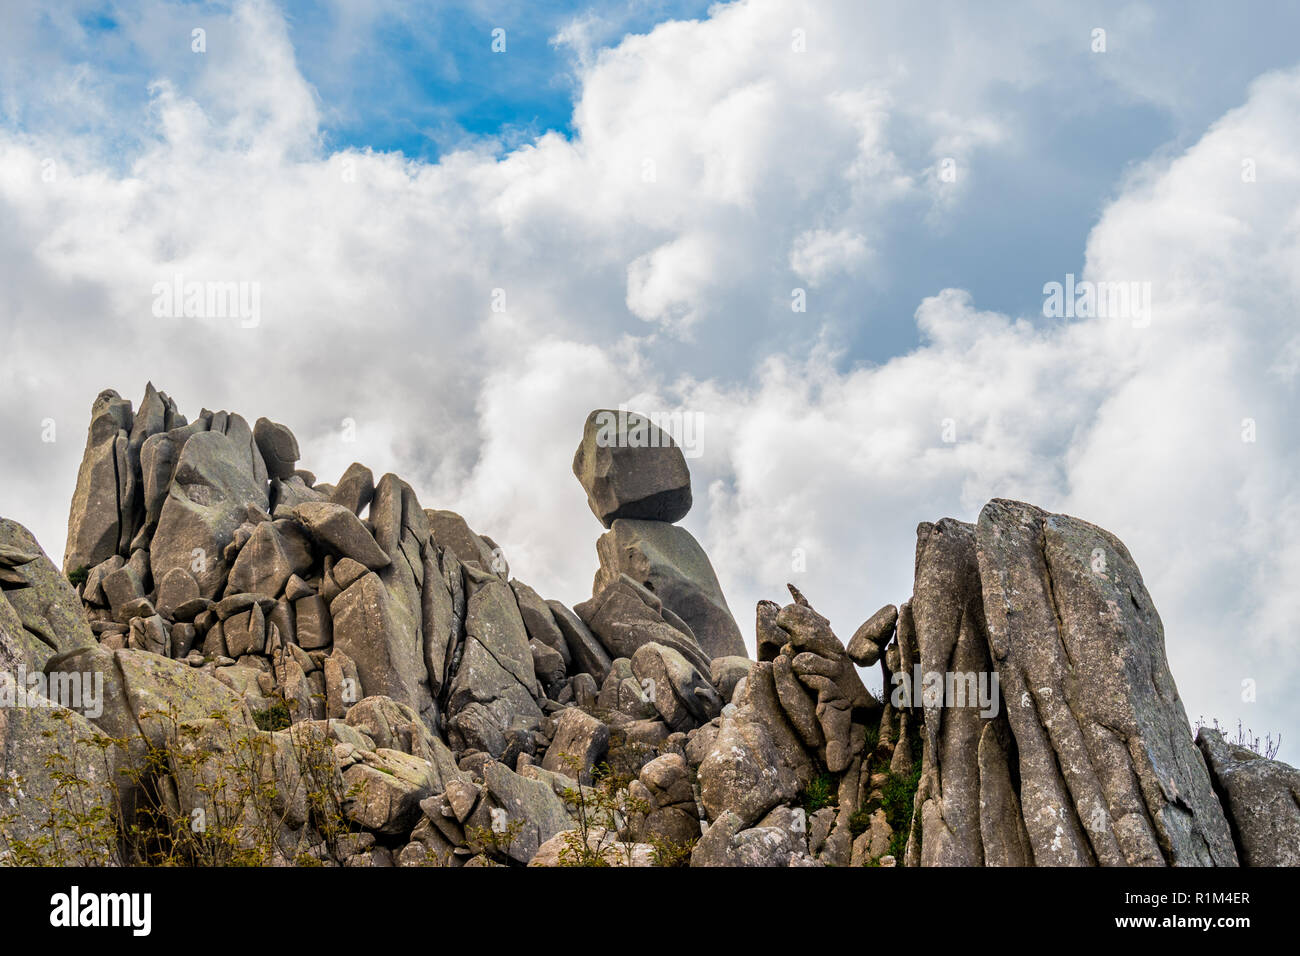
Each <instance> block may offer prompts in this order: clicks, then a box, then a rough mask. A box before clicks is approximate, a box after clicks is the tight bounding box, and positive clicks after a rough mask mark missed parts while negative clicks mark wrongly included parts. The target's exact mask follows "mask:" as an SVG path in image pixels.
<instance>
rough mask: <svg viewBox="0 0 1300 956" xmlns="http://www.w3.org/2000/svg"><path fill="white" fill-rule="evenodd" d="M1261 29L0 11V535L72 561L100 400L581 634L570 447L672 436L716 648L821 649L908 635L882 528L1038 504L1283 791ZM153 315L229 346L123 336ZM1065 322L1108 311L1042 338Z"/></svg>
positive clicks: (1288, 439)
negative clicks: (672, 418) (794, 638)
mask: <svg viewBox="0 0 1300 956" xmlns="http://www.w3.org/2000/svg"><path fill="white" fill-rule="evenodd" d="M1298 28H1300V8H1297V7H1296V6H1295V5H1293V4H1286V3H1280V2H1279V3H1267V2H1261V3H1256V4H1252V5H1250V6H1249V7H1248V8H1244V9H1242V8H1233V7H1230V6H1228V5H1223V4H1219V3H1211V2H1195V0H1194V2H1189V3H1180V4H1172V3H1170V4H1155V3H1126V2H1105V0H1103V2H1100V3H1096V4H1092V5H1090V7H1089V9H1088V10H1087V11H1086V12H1084V11H1072V10H1068V9H1062V5H1059V4H1050V3H1032V2H1020V3H1016V2H1012V3H1006V4H998V5H996V8H994V7H992V6H988V5H976V4H969V3H960V2H953V3H944V2H934V3H928V4H915V3H908V2H897V3H890V2H871V3H863V2H861V0H846V2H832V0H825V2H818V3H799V2H784V0H783V2H776V0H737V2H733V3H725V4H714V5H706V4H700V3H688V2H669V0H664V2H649V0H647V2H595V3H577V4H575V3H560V2H540V3H534V4H528V5H520V4H509V3H504V2H493V0H479V2H439V3H390V2H383V0H380V2H364V3H363V2H352V0H334V2H324V0H322V2H311V3H307V2H302V3H291V2H285V3H275V2H272V0H240V2H233V3H216V2H213V3H199V4H183V3H169V2H158V0H139V2H133V3H129V4H128V3H121V4H118V3H111V2H109V3H103V2H100V3H81V2H77V0H73V2H70V3H67V4H61V5H59V6H58V8H57V9H56V10H51V9H48V7H47V5H43V4H39V3H36V2H26V0H11V2H8V3H6V4H4V6H3V9H0V355H2V356H3V359H2V361H0V441H2V442H3V445H4V448H5V454H4V455H3V456H0V513H3V514H4V515H5V516H6V517H10V518H13V519H15V520H18V521H21V522H23V523H24V524H26V525H27V526H28V527H30V528H31V529H32V530H33V532H34V533H35V534H36V535H37V537H38V539H39V540H40V541H41V542H42V544H43V545H44V546H45V548H46V550H47V551H48V552H49V553H51V554H52V555H55V556H56V558H57V556H59V555H61V554H62V551H63V541H64V536H65V533H66V522H67V510H68V503H69V501H70V499H71V495H72V490H73V487H74V485H75V481H76V471H77V465H78V463H79V461H80V457H81V453H82V449H83V445H84V438H85V428H86V424H87V421H88V413H89V409H90V405H91V403H92V402H93V400H94V397H95V395H96V394H97V393H98V392H99V391H100V390H101V389H104V388H109V387H111V388H115V389H117V390H118V391H119V392H121V393H122V394H123V395H125V396H127V397H130V398H132V399H133V400H135V401H138V400H139V397H140V396H141V395H142V394H143V392H144V388H145V384H146V382H147V381H152V382H153V383H154V384H155V385H156V386H157V387H159V388H160V389H162V390H164V391H166V392H168V393H169V394H170V395H171V396H172V397H174V398H175V399H176V400H177V402H178V404H179V405H180V406H181V408H182V410H183V411H185V412H186V413H187V414H189V415H190V417H195V416H196V415H197V413H198V411H199V410H200V409H201V408H204V407H207V408H212V409H217V408H227V409H230V410H232V411H237V412H239V413H241V414H243V415H244V416H245V417H247V418H249V419H250V420H252V419H255V418H257V417H259V416H263V415H265V416H267V417H270V418H272V419H274V420H277V421H281V422H284V423H286V424H288V425H289V426H290V427H291V428H292V429H293V430H294V432H295V433H296V435H297V437H298V439H299V442H300V445H301V447H302V451H303V462H302V464H303V466H304V467H306V468H309V469H311V470H312V471H314V472H315V473H316V474H317V475H318V476H319V477H320V479H321V480H322V481H334V480H337V478H338V476H339V475H340V474H341V473H342V472H343V470H344V469H345V468H346V466H347V465H348V464H349V463H350V462H352V461H354V460H358V461H362V462H364V463H366V464H367V465H369V466H370V467H371V468H373V469H374V470H375V472H376V474H382V473H383V472H386V471H393V472H396V473H397V474H399V475H401V476H402V477H404V478H406V479H407V480H408V481H409V482H411V484H412V485H413V486H414V487H415V488H416V490H417V492H418V493H419V495H420V499H421V502H422V504H424V506H425V507H431V508H450V509H453V510H456V511H459V512H461V513H462V514H464V515H465V516H466V517H467V519H468V520H469V521H470V522H471V524H472V525H473V526H474V527H475V528H476V529H478V530H480V531H481V532H483V533H486V534H489V535H490V536H491V537H492V538H493V539H494V540H496V541H497V542H498V543H499V544H500V545H501V546H502V547H503V548H504V550H505V552H506V556H507V558H508V559H509V561H510V564H511V568H512V571H513V573H514V574H515V575H516V576H517V577H519V578H521V579H522V580H524V581H527V582H528V583H530V584H531V585H533V586H534V587H535V588H537V589H538V590H539V591H540V592H541V593H542V594H543V595H544V596H546V597H554V598H559V599H560V600H563V601H565V602H566V603H568V604H570V605H571V604H574V603H577V602H579V601H581V600H584V599H585V598H586V597H587V596H589V594H590V587H591V579H592V576H593V574H594V571H595V569H596V566H597V560H596V555H595V539H596V538H597V536H598V535H599V534H600V532H601V527H600V525H599V524H598V522H597V521H596V519H595V518H594V517H593V516H592V515H591V513H590V512H589V510H588V509H587V507H586V503H585V497H584V495H583V493H582V490H581V488H580V487H579V485H578V483H577V482H576V481H575V480H574V478H573V476H572V473H571V471H570V464H571V460H572V455H573V451H574V449H575V447H576V445H577V443H578V439H579V437H580V434H581V428H582V422H583V420H584V418H585V416H586V414H587V412H588V411H590V410H591V409H593V408H600V407H618V406H619V405H628V406H630V407H631V408H633V409H636V410H641V411H644V412H649V413H663V414H672V413H676V414H678V415H682V416H689V420H690V421H691V422H692V425H693V427H694V428H695V431H696V433H697V434H698V436H699V443H698V448H697V449H696V450H697V451H698V452H699V454H698V456H697V457H693V458H692V459H691V462H690V464H691V468H692V475H693V485H694V491H695V506H694V508H693V509H692V511H691V513H690V515H688V516H687V518H686V519H685V520H684V522H683V524H684V525H685V526H686V527H688V528H689V529H690V530H691V531H692V532H693V533H694V534H696V536H697V537H699V538H700V540H701V542H702V543H703V544H704V546H705V548H706V550H707V551H708V553H709V555H710V557H711V558H712V560H713V563H714V565H715V567H716V569H717V571H718V574H719V578H720V580H721V582H722V585H723V588H724V590H725V592H726V594H727V597H728V600H729V602H730V604H731V607H732V610H733V611H734V612H735V614H736V616H737V618H738V620H739V622H740V624H741V627H742V630H744V631H745V633H746V635H747V639H748V640H749V641H750V643H751V646H752V640H753V608H754V604H755V602H756V601H757V600H759V599H760V598H765V597H766V598H773V599H777V600H781V599H782V594H783V592H784V584H785V582H786V581H793V582H794V583H796V584H797V585H798V586H799V587H800V588H801V589H802V590H803V591H804V593H805V594H807V596H808V597H809V599H810V600H811V601H812V602H813V604H814V605H815V606H816V607H818V608H819V609H820V610H821V611H822V612H823V613H825V614H826V615H827V616H828V617H829V618H830V619H831V621H832V623H833V625H834V626H835V628H836V629H837V632H838V633H839V634H840V636H841V637H842V638H844V639H847V638H848V636H849V635H851V634H852V632H853V631H854V630H855V629H856V627H857V626H858V625H859V624H860V623H861V622H862V621H863V620H865V619H866V618H867V617H868V616H869V615H870V614H871V613H872V612H874V611H875V610H876V609H877V608H878V607H880V606H881V605H883V604H886V603H895V604H896V603H900V602H901V601H903V600H905V599H906V598H907V597H908V596H909V594H910V591H911V576H912V560H913V550H914V546H915V530H916V525H917V524H918V523H919V522H921V521H931V520H936V519H938V518H940V517H945V516H951V517H955V518H960V519H962V520H966V521H973V520H975V518H976V517H977V516H978V514H979V510H980V508H981V506H982V505H983V504H984V503H985V502H986V501H987V500H988V499H990V498H992V497H1011V498H1018V499H1022V500H1027V501H1032V502H1034V503H1035V504H1038V505H1040V506H1041V507H1044V508H1046V509H1048V510H1051V511H1060V512H1065V513H1069V514H1074V515H1077V516H1079V517H1082V518H1085V519H1087V520H1089V521H1092V522H1094V523H1096V524H1099V525H1101V526H1103V527H1105V528H1107V529H1109V530H1110V531H1112V532H1114V533H1115V534H1116V535H1118V536H1119V537H1120V538H1121V539H1122V540H1123V541H1124V542H1125V543H1126V544H1127V546H1128V548H1129V550H1130V551H1131V552H1132V554H1133V556H1134V557H1135V559H1136V560H1137V562H1138V565H1139V567H1140V568H1141V570H1142V573H1143V576H1144V579H1145V582H1146V585H1147V587H1148V590H1149V591H1150V592H1151V594H1152V597H1153V598H1154V600H1155V602H1156V606H1157V608H1158V609H1159V611H1160V614H1161V617H1162V619H1163V621H1164V624H1165V631H1166V646H1167V650H1168V656H1169V659H1170V664H1171V668H1172V670H1173V673H1174V676H1175V678H1176V680H1177V683H1178V686H1179V688H1180V691H1181V693H1182V696H1183V699H1184V703H1185V706H1186V709H1187V712H1188V715H1189V717H1190V719H1192V720H1196V719H1197V718H1198V717H1204V718H1205V719H1206V720H1210V719H1214V718H1217V719H1218V720H1219V721H1220V722H1221V723H1223V724H1225V725H1227V726H1229V727H1230V728H1232V729H1234V730H1235V728H1236V724H1237V721H1238V720H1240V721H1242V723H1243V725H1244V726H1246V727H1249V728H1251V729H1252V730H1253V731H1254V733H1255V734H1257V735H1259V736H1261V737H1262V736H1264V735H1265V734H1266V733H1272V734H1274V735H1275V736H1276V735H1277V734H1278V733H1281V734H1282V736H1283V745H1282V756H1283V757H1284V759H1290V761H1291V762H1293V763H1295V762H1297V760H1300V749H1298V748H1297V740H1300V695H1296V694H1295V693H1294V692H1293V687H1294V686H1295V684H1296V682H1297V681H1300V649H1298V648H1297V638H1296V634H1295V631H1296V625H1297V623H1300V588H1297V587H1296V586H1295V581H1296V580H1297V578H1300V535H1298V534H1297V530H1300V482H1297V480H1296V479H1297V477H1298V474H1300V469H1298V464H1300V462H1298V457H1300V452H1298V450H1300V442H1298V441H1297V438H1298V437H1300V426H1297V423H1296V418H1295V414H1294V409H1295V408H1296V407H1297V401H1296V399H1297V376H1298V375H1300V321H1298V320H1297V314H1298V311H1297V303H1298V301H1300V294H1298V293H1300V53H1298V52H1297V49H1296V47H1295V43H1294V37H1295V36H1297V35H1298V34H1300V29H1298ZM196 31H201V32H199V33H196ZM1099 31H1101V32H1099ZM178 277H179V279H180V281H182V282H185V281H197V282H206V283H224V282H236V283H246V286H245V288H246V289H247V290H248V291H249V295H250V298H249V299H248V304H249V305H250V309H249V310H248V311H247V314H243V315H237V316H216V317H213V316H208V317H195V316H190V317H183V316H175V315H172V314H170V313H168V311H167V309H165V308H164V309H161V313H162V314H159V313H160V309H159V308H158V307H157V306H158V302H157V299H158V295H159V293H158V292H157V290H158V289H159V288H160V286H166V285H168V284H170V283H172V282H173V281H175V280H176V279H177V278H178ZM1067 277H1072V278H1071V279H1067ZM1076 280H1077V281H1078V282H1080V283H1083V282H1089V283H1102V284H1105V283H1113V284H1116V285H1114V286H1112V287H1113V288H1118V287H1119V285H1118V284H1120V283H1122V284H1124V288H1125V289H1128V288H1132V289H1134V290H1137V293H1138V294H1137V295H1136V297H1135V298H1134V300H1133V302H1132V303H1131V304H1130V307H1129V308H1128V309H1127V310H1122V311H1121V313H1120V314H1119V315H1113V314H1112V315H1106V316H1099V315H1090V314H1086V313H1085V314H1048V313H1051V312H1052V310H1051V309H1045V302H1046V300H1047V288H1048V287H1049V284H1050V283H1053V282H1057V283H1062V284H1065V283H1066V282H1067V281H1071V282H1072V281H1076ZM1103 287H1104V286H1103ZM254 289H255V290H256V296H257V298H256V300H253V299H252V298H251V295H252V290H254ZM254 301H255V302H256V305H257V308H256V310H255V311H256V315H255V319H256V320H255V321H254V320H253V319H254V316H253V314H252V313H253V310H252V309H251V304H252V303H253V302H254ZM1144 302H1148V303H1149V308H1143V307H1142V303H1144Z"/></svg>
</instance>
